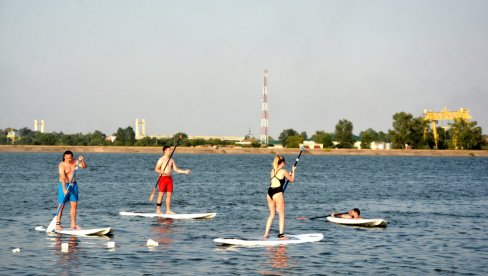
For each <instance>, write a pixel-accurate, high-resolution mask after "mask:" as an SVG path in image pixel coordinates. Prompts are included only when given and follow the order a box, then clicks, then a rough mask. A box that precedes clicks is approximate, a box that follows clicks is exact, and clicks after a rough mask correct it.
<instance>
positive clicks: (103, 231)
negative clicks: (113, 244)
mask: <svg viewBox="0 0 488 276" xmlns="http://www.w3.org/2000/svg"><path fill="white" fill-rule="evenodd" d="M35 230H36V231H43V232H46V228H44V227H43V226H37V227H36V228H35ZM111 232H112V229H111V228H95V229H80V230H74V229H70V228H65V229H63V230H54V231H53V232H52V233H57V234H62V235H72V236H103V235H108V234H110V233H111Z"/></svg>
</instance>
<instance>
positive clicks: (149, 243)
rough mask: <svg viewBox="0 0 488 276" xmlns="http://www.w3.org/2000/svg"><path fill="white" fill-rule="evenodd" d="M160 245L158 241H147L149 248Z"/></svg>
mask: <svg viewBox="0 0 488 276" xmlns="http://www.w3.org/2000/svg"><path fill="white" fill-rule="evenodd" d="M158 245H159V243H158V242H157V241H154V240H151V239H149V240H147V246H158Z"/></svg>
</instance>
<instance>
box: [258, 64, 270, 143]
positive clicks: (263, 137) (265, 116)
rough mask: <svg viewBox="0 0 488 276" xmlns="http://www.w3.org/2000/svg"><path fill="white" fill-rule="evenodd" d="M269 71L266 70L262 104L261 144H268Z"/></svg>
mask: <svg viewBox="0 0 488 276" xmlns="http://www.w3.org/2000/svg"><path fill="white" fill-rule="evenodd" d="M268 126H269V125H268V70H266V69H265V70H264V85H263V99H262V103H261V136H260V140H261V144H264V145H267V144H268Z"/></svg>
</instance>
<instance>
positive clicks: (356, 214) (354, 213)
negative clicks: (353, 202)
mask: <svg viewBox="0 0 488 276" xmlns="http://www.w3.org/2000/svg"><path fill="white" fill-rule="evenodd" d="M360 214H361V211H359V209H358V208H354V209H352V210H350V211H349V212H347V214H343V213H332V214H330V215H331V216H333V217H336V218H347V219H360V218H361V216H360Z"/></svg>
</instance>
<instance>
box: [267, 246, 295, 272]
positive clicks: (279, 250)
mask: <svg viewBox="0 0 488 276" xmlns="http://www.w3.org/2000/svg"><path fill="white" fill-rule="evenodd" d="M266 253H267V255H268V257H269V261H270V263H271V267H273V268H288V267H289V264H288V255H287V254H286V246H285V245H279V246H275V247H269V248H267V250H266Z"/></svg>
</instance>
